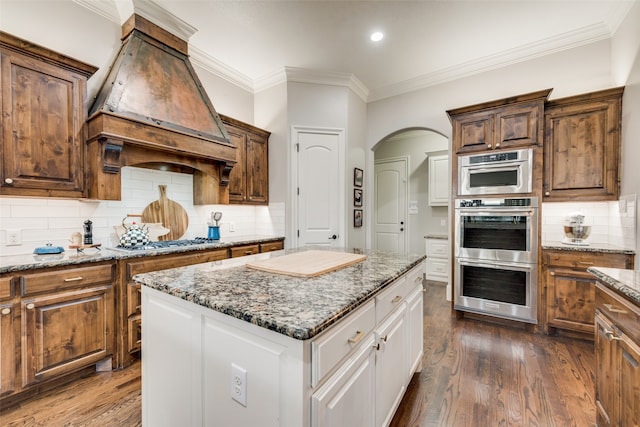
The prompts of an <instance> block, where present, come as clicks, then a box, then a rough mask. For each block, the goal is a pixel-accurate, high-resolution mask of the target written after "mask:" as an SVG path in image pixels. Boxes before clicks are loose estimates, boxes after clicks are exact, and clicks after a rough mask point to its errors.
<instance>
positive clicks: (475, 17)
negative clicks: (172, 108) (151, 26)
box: [75, 0, 637, 101]
mask: <svg viewBox="0 0 640 427" xmlns="http://www.w3.org/2000/svg"><path fill="white" fill-rule="evenodd" d="M75 1H76V2H77V3H80V4H83V3H85V5H86V4H88V3H91V1H90V0H75ZM101 1H102V3H105V2H113V3H114V5H115V9H114V10H118V13H119V14H120V15H122V16H120V22H123V21H124V19H126V18H128V17H129V16H130V14H131V12H127V9H128V5H131V7H132V8H130V10H135V11H136V13H140V12H139V10H146V11H148V10H150V8H149V5H152V6H153V7H154V8H158V7H159V8H160V9H161V10H163V11H165V13H167V15H168V16H171V15H173V16H174V17H177V18H178V20H182V21H184V23H185V25H187V26H191V27H193V30H194V31H195V33H194V34H193V35H192V36H191V38H190V39H189V44H190V52H191V55H192V58H193V57H196V59H197V61H198V62H199V63H202V64H205V65H206V64H208V65H207V66H208V67H209V68H212V69H214V70H215V72H216V73H217V74H219V75H222V76H224V77H225V78H228V79H230V80H232V81H234V82H235V83H237V84H239V85H241V86H244V87H245V88H247V89H249V90H253V91H257V90H260V89H261V88H263V87H267V86H268V85H269V82H271V81H273V79H274V76H278V75H282V74H283V72H285V70H289V72H291V71H292V70H305V71H313V72H316V73H321V74H322V73H324V74H325V75H338V76H345V75H346V76H350V78H352V79H353V80H354V81H357V83H358V85H359V87H360V88H361V89H362V92H363V94H364V97H365V98H366V100H367V101H373V100H376V99H382V98H385V97H389V96H393V95H396V94H400V93H403V92H407V91H410V90H415V89H419V88H422V87H427V86H430V85H434V84H437V83H442V82H445V81H449V80H453V79H456V78H460V77H464V76H467V75H471V74H474V73H478V72H482V71H486V70H489V69H492V68H496V67H500V66H504V65H507V64H511V63H514V62H519V61H523V60H526V59H530V58H532V57H536V56H541V55H545V54H549V53H553V52H557V51H559V50H563V49H568V48H572V47H576V46H579V45H582V44H587V43H592V42H595V41H598V40H603V39H607V38H609V37H611V36H612V34H614V33H615V31H616V29H617V27H618V26H619V24H620V23H621V22H622V20H623V19H624V16H625V15H626V14H627V13H628V11H629V10H630V8H631V7H632V6H633V4H634V2H635V1H637V0H586V1H585V0H582V1H579V0H509V1H507V0H499V1H489V0H470V1H464V0H438V1H435V0H426V1H425V0H423V1H398V0H395V1H364V0H359V1H344V0H334V1H319V0H296V1H291V0H290V1H275V0H262V1H250V0H153V2H151V1H149V0H101ZM94 5H95V3H94ZM140 14H141V15H143V16H144V15H145V13H140ZM145 17H147V18H151V19H152V20H154V19H153V17H149V16H148V14H147V16H145ZM156 21H157V20H156ZM374 30H379V31H382V32H384V34H385V37H384V39H383V40H382V41H381V42H379V43H377V44H376V43H373V42H371V41H370V40H369V35H370V33H371V32H372V31H374Z"/></svg>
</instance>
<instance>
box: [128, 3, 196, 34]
mask: <svg viewBox="0 0 640 427" xmlns="http://www.w3.org/2000/svg"><path fill="white" fill-rule="evenodd" d="M133 11H134V13H136V14H138V15H140V16H142V17H143V18H146V19H148V20H149V21H151V22H153V23H154V24H156V25H157V26H159V27H161V28H163V29H165V30H167V31H169V32H170V33H171V34H173V35H174V36H176V37H180V38H181V39H182V40H185V41H188V40H189V39H190V38H191V36H193V35H194V34H195V33H196V32H197V31H198V29H197V28H196V27H194V26H192V25H189V24H188V23H187V22H186V21H183V20H182V19H180V18H178V17H177V16H175V15H174V14H172V13H170V12H168V11H167V10H166V9H163V8H162V7H160V6H158V5H157V4H156V3H154V2H152V1H150V0H133ZM127 18H128V17H127Z"/></svg>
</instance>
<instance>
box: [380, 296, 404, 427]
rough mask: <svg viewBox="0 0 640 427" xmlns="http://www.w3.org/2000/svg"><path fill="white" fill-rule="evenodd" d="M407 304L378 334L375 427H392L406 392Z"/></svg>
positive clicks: (392, 315) (396, 312)
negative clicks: (397, 409)
mask: <svg viewBox="0 0 640 427" xmlns="http://www.w3.org/2000/svg"><path fill="white" fill-rule="evenodd" d="M404 314H405V307H404V303H403V306H402V307H401V308H399V309H398V310H397V311H395V312H394V313H393V314H391V316H390V317H389V319H388V320H387V321H385V322H384V323H383V324H382V325H381V326H380V328H379V329H377V330H376V336H377V338H378V344H380V349H379V350H378V351H377V352H376V426H386V425H389V423H390V422H391V419H392V418H393V414H394V413H395V411H396V408H397V407H398V405H399V404H400V400H401V399H402V396H403V395H404V391H405V389H406V384H407V383H406V375H405V374H404V372H405V369H404V364H405V363H406V352H407V345H406V336H407V324H406V319H405V316H404Z"/></svg>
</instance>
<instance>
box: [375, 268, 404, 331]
mask: <svg viewBox="0 0 640 427" xmlns="http://www.w3.org/2000/svg"><path fill="white" fill-rule="evenodd" d="M407 276H408V274H407V275H405V276H402V277H401V278H399V279H398V280H396V281H395V282H394V283H392V284H391V285H389V286H388V287H387V288H386V289H384V290H383V291H381V292H380V293H379V294H378V295H376V323H380V322H381V321H382V320H383V319H384V318H385V317H387V316H388V315H389V313H391V312H392V311H393V310H394V309H395V308H397V307H398V306H399V305H400V304H403V303H404V299H405V298H406V297H407V295H408V294H409V289H410V286H409V285H408V277H407ZM411 287H413V286H411Z"/></svg>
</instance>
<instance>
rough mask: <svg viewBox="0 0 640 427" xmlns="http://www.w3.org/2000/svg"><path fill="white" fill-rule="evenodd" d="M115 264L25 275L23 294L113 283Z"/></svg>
mask: <svg viewBox="0 0 640 427" xmlns="http://www.w3.org/2000/svg"><path fill="white" fill-rule="evenodd" d="M114 267H115V265H114V264H109V265H98V266H92V267H80V268H73V269H70V270H60V271H54V272H43V273H34V274H28V275H24V276H22V277H21V278H20V283H21V285H22V292H21V294H22V296H28V295H32V294H37V293H41V292H49V291H57V290H64V289H67V288H72V287H73V288H76V287H81V286H86V285H94V284H99V283H112V282H113V272H114Z"/></svg>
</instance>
